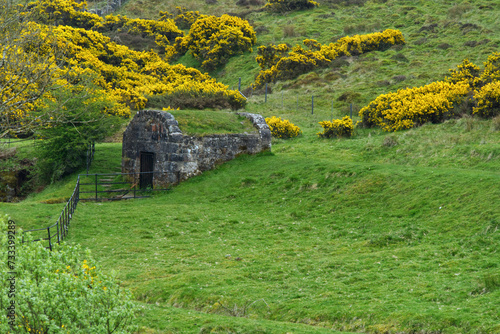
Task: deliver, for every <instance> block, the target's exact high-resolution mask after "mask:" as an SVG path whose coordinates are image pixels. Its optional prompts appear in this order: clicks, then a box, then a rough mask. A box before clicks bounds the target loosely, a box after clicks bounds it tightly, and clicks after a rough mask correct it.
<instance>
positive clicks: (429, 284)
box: [0, 0, 500, 333]
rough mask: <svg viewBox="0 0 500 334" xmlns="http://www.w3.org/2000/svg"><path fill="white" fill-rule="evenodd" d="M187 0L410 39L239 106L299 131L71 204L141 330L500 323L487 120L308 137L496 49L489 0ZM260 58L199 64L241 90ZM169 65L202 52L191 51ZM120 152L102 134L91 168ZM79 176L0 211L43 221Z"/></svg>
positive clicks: (80, 230)
mask: <svg viewBox="0 0 500 334" xmlns="http://www.w3.org/2000/svg"><path fill="white" fill-rule="evenodd" d="M249 2H251V1H249ZM251 3H254V4H255V3H257V2H251ZM349 3H352V4H354V3H356V5H349ZM89 5H90V6H92V3H89ZM176 5H178V2H173V1H162V2H160V1H141V0H128V1H127V2H126V4H125V5H124V7H123V8H122V9H121V11H120V12H119V13H121V14H126V15H127V16H130V17H143V18H154V17H157V12H158V11H159V10H170V11H173V10H174V8H175V6H176ZM183 6H186V7H187V8H188V9H191V10H199V11H200V12H201V13H206V14H216V15H220V14H223V13H227V12H233V13H240V14H242V13H243V14H245V17H246V18H247V19H248V20H250V22H251V23H252V25H253V26H254V27H255V28H256V30H257V31H258V45H265V44H267V43H283V42H288V43H290V44H292V45H293V44H298V43H301V42H302V40H303V39H305V38H314V39H316V40H318V41H319V42H320V43H328V42H333V41H335V40H336V39H337V38H339V37H341V36H344V35H352V34H356V33H369V32H373V31H378V30H382V29H387V28H396V29H399V30H401V31H402V32H403V34H404V36H405V39H406V42H407V44H406V45H405V46H403V47H394V48H391V49H389V50H387V51H384V52H380V51H376V52H370V53H367V54H365V55H362V56H360V57H355V58H348V59H343V60H342V61H339V62H338V63H336V64H335V65H333V66H332V67H330V68H327V69H322V70H318V71H316V72H312V73H308V74H304V75H302V76H300V77H299V78H298V79H296V80H291V81H286V82H278V83H276V84H274V85H270V87H271V89H272V91H273V93H272V94H271V95H269V96H268V100H267V102H265V101H264V99H265V98H264V96H263V95H256V94H254V95H253V96H252V97H250V99H249V103H248V104H247V107H246V111H249V112H256V113H260V114H262V115H263V116H265V117H267V116H272V115H276V116H281V117H284V118H287V119H290V120H291V121H292V122H294V123H295V124H296V125H298V126H300V127H301V129H302V130H303V135H302V136H301V137H298V138H296V139H292V140H277V139H273V148H272V153H266V154H260V155H257V156H242V157H239V158H238V159H236V160H234V161H231V162H229V163H227V164H224V165H222V166H220V167H219V168H217V169H216V170H213V171H209V172H206V173H204V174H203V175H201V176H198V177H196V178H193V179H190V180H188V181H187V182H184V183H182V184H180V185H179V186H177V187H176V188H174V189H173V190H172V191H170V192H168V193H165V194H162V195H155V196H154V197H152V198H150V199H142V200H130V201H121V202H102V203H91V202H88V203H80V204H79V206H78V209H77V211H76V213H75V215H74V219H73V221H72V225H71V229H70V235H69V239H68V241H69V242H74V243H80V244H82V245H83V246H84V247H88V248H89V249H91V250H92V252H93V254H94V255H95V257H96V258H98V259H99V260H100V261H101V263H102V266H103V267H104V268H106V270H107V271H109V272H111V271H116V273H117V275H118V277H119V278H120V279H121V280H122V281H123V285H124V286H126V287H128V288H130V289H131V290H132V291H133V292H134V295H135V296H136V298H137V300H138V302H139V303H140V304H141V305H142V306H143V311H142V313H141V314H140V315H139V316H138V318H137V321H138V323H139V324H140V326H141V327H142V329H141V331H140V332H141V333H210V332H213V333H338V332H337V331H344V332H362V333H500V313H499V308H500V304H499V302H498V301H499V300H500V269H499V268H500V257H499V256H498V249H499V247H500V231H499V229H500V206H499V205H498V204H497V203H498V201H499V198H500V187H499V186H498V185H499V184H500V173H499V170H500V122H499V120H498V118H497V119H496V120H481V119H477V118H473V117H466V118H462V119H456V120H449V121H446V122H445V123H443V124H427V125H424V126H422V127H420V128H415V129H411V130H407V131H401V132H396V133H385V132H382V131H381V130H379V129H357V130H356V134H355V136H354V137H353V138H352V139H334V140H327V139H319V138H318V137H317V136H316V133H317V132H319V131H320V130H321V128H320V126H319V124H318V122H319V121H323V120H326V119H330V118H332V117H339V116H342V115H345V114H348V113H349V104H350V103H353V104H354V115H355V120H356V111H357V110H358V109H359V108H360V107H361V106H363V105H366V104H367V103H368V102H369V101H371V100H373V99H374V98H375V97H377V96H378V95H379V94H381V93H386V92H388V91H395V90H397V89H400V88H404V87H407V86H419V85H424V84H427V83H430V82H433V81H436V80H441V79H442V78H443V76H444V75H445V74H446V73H447V72H448V69H449V68H452V67H454V66H455V65H457V64H459V63H460V62H461V61H462V60H463V59H464V58H469V60H471V61H472V62H474V63H476V64H477V65H482V62H483V61H485V60H486V58H487V56H488V55H489V54H490V53H492V52H494V51H498V49H499V46H500V39H499V37H498V36H500V31H499V29H500V28H499V25H498V20H499V17H500V4H498V3H497V1H493V0H484V1H480V2H466V1H445V0H438V1H425V0H422V1H397V0H387V1H375V0H374V1H366V2H365V1H354V0H346V1H341V0H330V1H323V2H321V6H320V7H319V8H317V9H314V10H311V11H307V12H294V13H288V14H286V15H278V14H270V13H265V12H258V11H255V10H256V9H258V8H259V6H256V5H249V6H237V5H236V3H235V1H226V0H218V1H217V2H215V3H214V4H208V2H206V1H201V0H200V1H190V2H188V3H184V4H183ZM255 55H256V47H254V52H253V53H252V54H244V55H242V56H238V57H236V58H233V59H232V60H231V61H230V62H229V64H227V65H226V66H225V67H224V68H221V69H219V70H217V71H215V72H214V73H211V74H212V75H214V76H216V77H217V78H218V80H221V81H222V82H224V83H226V84H228V85H230V86H232V87H236V86H237V83H238V78H239V77H241V78H242V85H243V88H245V87H247V86H249V85H250V84H251V83H252V82H253V80H254V78H255V75H256V74H257V73H258V70H259V68H258V65H257V63H256V62H255V60H254V58H255ZM179 61H180V62H182V63H185V64H189V65H193V66H197V65H198V64H197V62H196V61H195V60H194V59H193V58H192V57H191V56H189V55H186V56H184V57H183V58H181V59H180V60H179ZM312 95H314V101H315V109H314V113H311V97H312ZM173 113H175V111H174V112H173ZM200 113H202V112H200V111H196V112H195V111H192V112H190V111H182V112H178V116H179V119H181V117H184V118H183V119H184V120H185V123H186V124H185V125H186V126H187V128H186V129H189V130H186V131H188V132H196V129H197V128H200V127H201V126H200V121H199V117H197V116H193V115H199V114H200ZM202 122H203V123H206V122H207V121H202ZM231 131H233V130H231ZM120 165H121V145H120V143H106V144H99V145H97V151H96V160H95V162H94V164H93V166H92V170H91V172H117V171H119V166H120ZM75 180H76V176H75V175H73V176H70V177H67V178H66V179H64V180H62V181H61V182H59V183H57V184H54V185H52V186H50V187H48V188H47V189H45V190H44V191H42V192H40V193H37V194H33V195H31V196H30V197H29V198H28V199H26V200H25V201H24V202H22V203H11V204H6V203H0V212H2V213H7V214H9V215H10V216H11V217H12V218H13V219H14V220H16V222H17V224H18V225H19V226H22V227H23V228H25V229H29V228H39V227H46V226H48V225H51V224H52V223H53V222H55V220H56V219H57V217H58V215H59V213H60V210H62V206H63V204H62V203H63V202H64V201H65V199H66V198H67V197H69V195H70V194H71V192H72V190H73V187H74V184H75Z"/></svg>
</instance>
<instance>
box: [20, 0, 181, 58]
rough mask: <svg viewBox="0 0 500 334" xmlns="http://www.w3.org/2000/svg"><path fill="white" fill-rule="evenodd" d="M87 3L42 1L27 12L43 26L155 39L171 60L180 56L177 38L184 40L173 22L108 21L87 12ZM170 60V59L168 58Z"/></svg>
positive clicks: (114, 18)
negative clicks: (62, 26) (34, 16)
mask: <svg viewBox="0 0 500 334" xmlns="http://www.w3.org/2000/svg"><path fill="white" fill-rule="evenodd" d="M86 9H87V2H86V1H83V2H80V3H78V2H75V1H73V0H42V1H38V2H32V3H29V4H28V6H27V7H26V11H31V12H35V13H36V14H37V17H38V20H39V22H40V23H43V24H50V25H67V26H71V27H74V28H83V29H88V30H95V31H99V32H108V31H118V32H120V31H123V32H127V33H130V34H135V35H140V36H147V37H150V38H152V39H154V41H155V43H156V44H157V45H158V46H159V47H160V49H161V50H162V52H165V54H166V55H167V56H168V57H170V58H171V57H174V56H176V55H177V54H176V52H175V48H174V47H173V44H174V42H175V39H176V38H177V37H183V36H184V33H183V32H182V30H180V29H179V28H178V27H177V25H176V24H175V22H174V20H172V19H163V20H145V19H129V18H128V17H126V16H124V15H123V16H122V15H112V14H110V15H107V16H106V17H105V18H102V17H100V16H98V15H97V14H93V13H89V12H87V11H86ZM167 59H168V58H167Z"/></svg>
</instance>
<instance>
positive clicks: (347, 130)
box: [317, 116, 354, 138]
mask: <svg viewBox="0 0 500 334" xmlns="http://www.w3.org/2000/svg"><path fill="white" fill-rule="evenodd" d="M319 124H320V125H321V126H322V127H323V132H318V133H317V135H318V136H319V137H322V138H336V137H351V136H352V135H353V132H354V125H353V124H352V119H351V118H350V117H349V116H345V117H344V118H342V119H334V120H332V121H331V122H330V121H323V122H319Z"/></svg>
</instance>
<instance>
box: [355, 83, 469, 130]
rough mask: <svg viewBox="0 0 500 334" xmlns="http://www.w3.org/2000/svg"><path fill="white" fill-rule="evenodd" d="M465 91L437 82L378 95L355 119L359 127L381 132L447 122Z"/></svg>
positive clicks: (462, 85)
mask: <svg viewBox="0 0 500 334" xmlns="http://www.w3.org/2000/svg"><path fill="white" fill-rule="evenodd" d="M469 89H470V88H469V84H468V83H467V82H465V81H460V82H458V83H450V82H444V81H438V82H433V83H431V84H429V85H426V86H423V87H417V88H406V89H400V90H398V91H397V92H396V93H388V94H383V95H380V96H379V97H377V98H376V99H375V100H374V101H372V102H371V103H370V104H369V105H368V106H366V107H364V108H362V109H361V110H360V112H359V115H360V116H361V118H362V122H363V124H365V125H368V126H380V127H381V128H382V129H384V130H385V131H397V130H402V129H410V128H412V127H414V126H418V125H422V124H424V123H427V122H434V123H437V122H441V121H443V120H444V119H446V118H449V116H450V113H451V112H452V111H453V110H452V109H453V106H454V105H456V104H458V103H460V102H461V101H463V99H465V97H466V95H467V93H468V92H469Z"/></svg>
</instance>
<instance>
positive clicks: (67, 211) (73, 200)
mask: <svg viewBox="0 0 500 334" xmlns="http://www.w3.org/2000/svg"><path fill="white" fill-rule="evenodd" d="M79 197H80V177H79V176H78V179H77V181H76V185H75V189H74V190H73V194H71V197H70V198H69V200H68V202H66V205H65V206H64V209H63V210H62V211H61V214H60V215H59V218H58V219H57V221H56V223H55V224H53V225H50V226H48V227H45V228H39V229H33V230H27V231H23V234H24V233H28V232H30V233H31V234H32V235H33V236H34V238H36V237H37V235H38V239H33V240H32V242H35V241H42V242H43V241H47V243H48V245H47V248H49V249H50V250H52V247H53V245H54V243H61V242H62V241H63V240H64V238H65V237H66V236H67V234H68V230H69V226H70V223H71V218H73V213H74V212H75V210H76V206H77V204H78V201H79V199H80V198H79ZM44 235H45V236H44ZM54 239H55V240H54ZM22 240H23V243H24V235H23V239H22Z"/></svg>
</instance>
